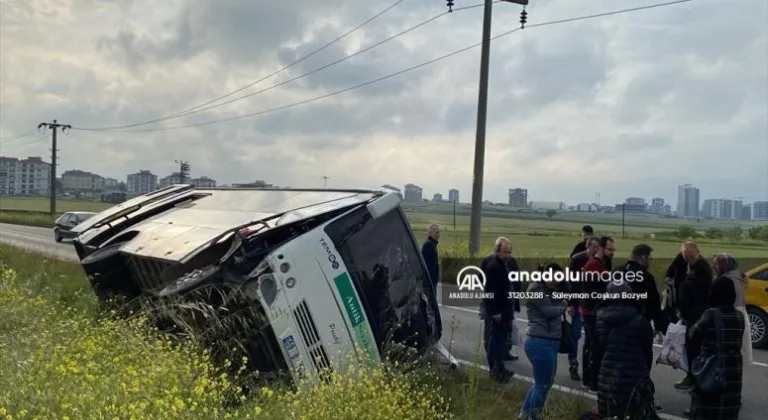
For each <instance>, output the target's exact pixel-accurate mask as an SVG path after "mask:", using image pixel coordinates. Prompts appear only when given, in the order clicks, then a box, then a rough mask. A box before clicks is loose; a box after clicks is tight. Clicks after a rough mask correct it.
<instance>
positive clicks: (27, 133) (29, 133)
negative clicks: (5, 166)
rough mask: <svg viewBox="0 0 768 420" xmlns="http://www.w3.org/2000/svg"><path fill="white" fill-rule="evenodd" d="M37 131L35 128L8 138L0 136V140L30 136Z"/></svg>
mask: <svg viewBox="0 0 768 420" xmlns="http://www.w3.org/2000/svg"><path fill="white" fill-rule="evenodd" d="M35 131H37V130H34V129H33V130H29V131H27V132H26V133H22V134H19V135H18V136H13V137H8V138H0V141H3V142H6V141H11V140H18V139H21V138H24V137H27V136H29V135H31V134H34V133H35Z"/></svg>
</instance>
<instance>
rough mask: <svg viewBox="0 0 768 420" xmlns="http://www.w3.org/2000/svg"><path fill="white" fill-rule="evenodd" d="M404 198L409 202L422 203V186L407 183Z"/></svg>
mask: <svg viewBox="0 0 768 420" xmlns="http://www.w3.org/2000/svg"><path fill="white" fill-rule="evenodd" d="M403 191H404V194H403V200H404V201H406V202H409V203H420V202H421V200H422V196H421V193H422V190H421V187H420V186H418V185H416V184H405V188H403Z"/></svg>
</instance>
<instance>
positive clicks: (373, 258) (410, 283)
mask: <svg viewBox="0 0 768 420" xmlns="http://www.w3.org/2000/svg"><path fill="white" fill-rule="evenodd" d="M406 223H407V222H406V221H405V220H404V218H403V216H402V215H401V214H400V211H399V210H398V211H392V212H390V213H388V214H386V215H384V216H382V217H381V218H379V219H373V218H372V217H371V216H370V214H369V213H368V211H367V210H366V209H364V208H362V209H360V210H358V211H356V212H354V213H352V214H351V215H349V216H347V217H344V218H343V219H340V220H338V221H336V222H334V223H332V224H331V225H329V226H328V227H327V228H326V233H328V235H329V236H330V238H331V240H332V241H333V243H334V245H335V247H336V249H337V251H338V252H339V254H340V255H341V258H342V259H343V261H344V263H345V264H346V266H347V269H348V270H349V274H350V277H352V279H353V280H354V283H355V287H356V288H357V291H358V293H359V294H360V295H361V298H362V301H363V304H364V307H365V312H366V315H367V316H368V319H369V320H370V322H371V328H372V330H373V332H374V335H375V338H376V344H377V346H378V347H379V351H383V347H384V345H385V343H386V342H387V341H389V340H394V341H397V342H404V341H406V340H407V341H412V340H415V339H416V337H417V335H424V334H425V332H426V331H427V330H428V329H430V328H429V326H428V323H429V317H428V314H427V313H426V308H425V307H424V306H425V305H424V304H423V299H422V294H424V295H426V296H430V294H431V293H432V292H431V287H432V286H431V284H430V282H429V278H428V274H427V272H426V270H425V269H424V267H423V265H422V264H421V259H420V255H419V250H418V249H417V248H416V247H415V246H414V243H413V240H412V237H411V234H410V231H409V229H408V227H407V225H406Z"/></svg>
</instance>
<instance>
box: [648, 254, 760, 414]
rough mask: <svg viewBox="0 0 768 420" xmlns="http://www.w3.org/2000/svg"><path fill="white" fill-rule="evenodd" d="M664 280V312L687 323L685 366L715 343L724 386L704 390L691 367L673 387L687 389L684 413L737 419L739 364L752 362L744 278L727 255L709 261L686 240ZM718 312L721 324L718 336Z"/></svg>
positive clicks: (744, 364) (714, 257)
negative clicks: (687, 403) (718, 389)
mask: <svg viewBox="0 0 768 420" xmlns="http://www.w3.org/2000/svg"><path fill="white" fill-rule="evenodd" d="M665 283H666V290H665V292H664V295H665V296H664V305H663V308H664V309H663V312H664V313H665V314H666V315H667V316H669V317H670V318H671V319H670V322H675V321H677V320H680V321H682V323H683V324H684V325H686V328H687V333H686V342H685V350H686V359H687V362H688V366H690V365H691V363H692V362H693V361H694V360H695V359H696V358H697V357H699V356H700V355H702V354H704V355H706V354H711V353H712V352H713V351H714V349H715V348H716V346H718V347H719V350H720V352H721V354H722V362H723V370H724V373H725V382H726V385H727V386H726V388H725V390H723V392H720V393H718V394H716V395H712V394H707V393H706V392H703V391H702V390H701V389H700V388H699V387H698V386H697V384H696V380H695V378H694V376H693V375H692V374H691V370H690V369H689V371H688V372H686V374H685V376H684V377H683V378H682V380H680V382H678V383H676V384H675V388H677V389H680V390H690V392H691V395H692V400H691V408H690V409H689V410H688V412H687V413H686V414H688V415H689V416H690V417H692V418H695V419H736V418H738V414H739V410H740V408H741V386H742V373H743V369H744V367H746V366H749V365H751V364H752V362H753V357H752V341H751V332H750V325H749V317H748V316H747V312H746V302H745V293H746V288H747V279H746V277H745V276H744V274H743V273H742V272H741V270H740V269H739V267H738V263H737V262H736V260H735V259H734V258H733V257H732V256H731V255H728V254H725V253H718V254H715V255H714V256H713V257H712V260H711V261H707V260H706V259H705V258H704V257H702V255H701V253H700V251H699V247H698V246H697V245H696V244H695V243H693V242H685V243H683V245H682V247H681V250H680V253H679V254H678V255H677V256H676V257H675V260H674V261H673V262H672V263H671V264H670V266H669V267H668V268H667V272H666V278H665ZM716 315H717V318H719V320H720V324H721V328H720V330H721V335H720V338H719V339H718V335H717V329H716V322H715V320H716Z"/></svg>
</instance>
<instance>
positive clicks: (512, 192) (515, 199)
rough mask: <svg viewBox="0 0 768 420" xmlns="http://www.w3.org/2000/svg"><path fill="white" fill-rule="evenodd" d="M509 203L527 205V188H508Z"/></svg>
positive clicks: (515, 205)
mask: <svg viewBox="0 0 768 420" xmlns="http://www.w3.org/2000/svg"><path fill="white" fill-rule="evenodd" d="M509 205H510V206H511V207H528V190H527V189H525V188H510V189H509Z"/></svg>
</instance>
